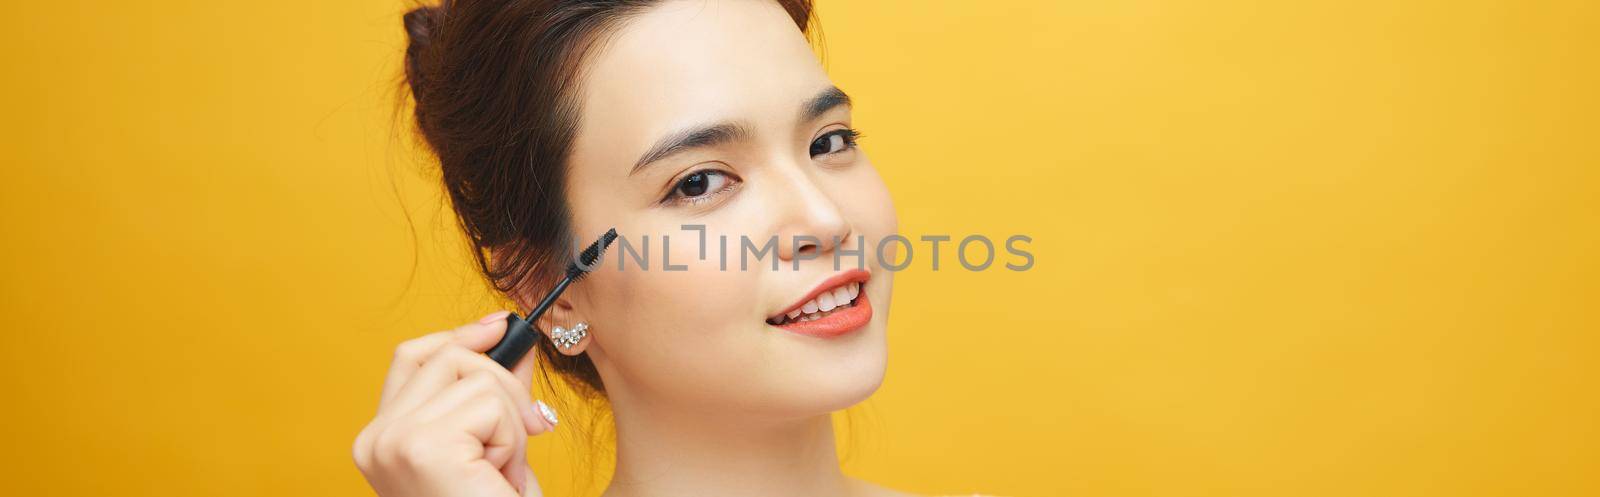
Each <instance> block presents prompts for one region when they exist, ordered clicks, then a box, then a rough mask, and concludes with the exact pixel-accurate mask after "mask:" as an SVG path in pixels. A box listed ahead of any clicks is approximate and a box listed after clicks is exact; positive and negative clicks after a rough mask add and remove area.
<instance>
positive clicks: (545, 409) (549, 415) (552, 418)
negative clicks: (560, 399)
mask: <svg viewBox="0 0 1600 497" xmlns="http://www.w3.org/2000/svg"><path fill="white" fill-rule="evenodd" d="M533 403H534V404H538V406H539V415H540V416H544V420H545V421H549V422H550V426H555V425H556V410H555V409H551V408H550V406H549V405H547V404H545V403H544V401H542V400H535V401H533Z"/></svg>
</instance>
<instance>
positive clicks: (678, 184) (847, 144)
mask: <svg viewBox="0 0 1600 497" xmlns="http://www.w3.org/2000/svg"><path fill="white" fill-rule="evenodd" d="M834 135H839V136H840V137H843V138H844V148H841V149H839V150H835V151H832V152H822V153H820V154H818V155H832V154H840V153H844V152H848V151H850V150H851V149H854V148H856V140H860V139H861V136H862V134H861V131H860V130H857V129H855V128H844V129H837V130H833V131H829V132H827V133H825V134H823V135H822V136H818V137H817V138H816V139H815V140H812V141H811V143H812V144H816V143H817V142H818V141H820V140H826V139H828V138H829V137H832V136H834ZM812 157H817V155H813V156H812ZM697 174H716V175H721V176H725V177H727V178H728V181H730V183H729V184H728V185H727V186H724V187H722V188H719V189H717V191H714V192H707V193H704V194H701V195H699V196H696V197H684V196H682V195H679V194H678V190H679V189H680V188H682V187H683V186H684V184H685V182H687V181H688V180H689V178H692V177H694V176H695V175H697ZM738 185H739V177H738V176H734V175H733V173H730V172H727V171H723V170H720V169H710V168H707V169H696V170H694V171H691V172H689V174H686V175H684V176H683V177H682V178H680V179H678V180H677V181H674V182H673V183H672V189H670V190H667V195H666V196H665V197H662V198H661V204H663V205H669V204H682V205H697V204H701V203H704V202H706V201H709V200H712V199H713V198H716V197H717V196H719V195H722V194H723V193H726V192H727V191H729V190H733V189H735V188H738Z"/></svg>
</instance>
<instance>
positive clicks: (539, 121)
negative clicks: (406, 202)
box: [404, 0, 813, 396]
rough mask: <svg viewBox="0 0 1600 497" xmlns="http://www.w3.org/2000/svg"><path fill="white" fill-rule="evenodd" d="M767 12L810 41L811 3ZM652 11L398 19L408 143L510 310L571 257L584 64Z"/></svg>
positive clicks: (578, 359)
mask: <svg viewBox="0 0 1600 497" xmlns="http://www.w3.org/2000/svg"><path fill="white" fill-rule="evenodd" d="M777 1H778V3H779V4H780V5H782V6H783V8H784V10H785V11H787V12H788V13H789V16H790V17H791V18H793V19H794V22H795V24H796V25H797V26H798V27H799V28H800V31H801V32H802V33H805V34H807V35H810V34H811V30H810V29H809V28H810V25H811V24H813V23H812V22H811V21H812V14H813V12H812V9H811V0H777ZM657 2H658V0H509V1H506V0H502V1H491V0H445V1H444V2H443V3H442V4H440V5H437V6H421V7H417V8H415V9H413V10H411V11H410V12H407V13H406V14H405V16H404V22H405V29H406V33H407V34H408V35H409V36H410V43H409V45H408V46H407V47H406V59H405V84H406V86H408V87H409V88H410V94H411V97H412V99H413V100H414V102H415V106H414V115H415V118H416V125H417V132H418V134H419V135H420V136H421V137H422V141H423V142H425V143H426V145H427V147H428V149H429V150H431V151H432V152H433V154H434V155H436V156H437V157H438V159H439V166H440V170H441V172H442V173H443V174H442V179H443V182H444V188H445V190H446V191H447V192H448V193H449V195H450V204H451V206H452V208H454V210H455V214H456V220H457V223H458V224H459V225H460V227H461V230H462V231H463V232H464V233H465V234H466V237H467V239H468V241H469V242H470V244H471V246H472V249H473V250H472V253H473V256H474V259H476V262H477V265H478V269H479V271H480V272H481V273H482V275H483V276H484V277H485V278H486V280H487V281H488V282H489V284H490V285H492V286H493V287H494V288H495V290H497V291H499V292H501V293H504V294H505V295H507V296H510V297H511V298H513V299H514V300H516V301H518V302H525V301H528V300H529V299H528V298H525V297H528V296H533V297H535V298H536V297H537V296H539V295H538V294H539V292H538V290H540V289H543V288H548V286H549V285H553V284H554V283H555V281H556V278H557V275H558V274H559V273H560V272H561V271H562V269H563V268H564V267H565V262H566V261H567V260H569V259H570V257H571V253H570V250H571V247H572V246H573V242H572V240H573V237H574V234H573V233H571V228H570V213H569V212H568V206H567V201H566V195H565V178H566V171H567V158H568V152H569V149H570V148H571V146H572V140H573V136H574V134H575V130H576V127H577V124H578V117H579V111H580V109H579V108H578V107H579V105H578V102H577V100H578V97H577V95H578V92H577V85H578V84H579V83H580V80H581V78H580V77H579V76H580V72H579V69H580V65H581V64H582V63H583V60H584V56H585V54H586V53H587V52H588V51H589V50H590V49H591V48H593V47H594V46H596V45H597V42H598V41H599V40H601V39H602V38H603V37H604V36H605V35H606V34H607V33H609V32H611V31H612V30H613V29H614V28H616V27H617V26H618V25H619V24H621V22H623V21H625V20H627V19H628V18H629V17H630V16H632V15H636V14H638V13H640V12H642V11H644V10H645V9H646V8H647V7H649V6H651V5H653V4H655V3H657ZM584 243H585V244H587V243H588V242H587V241H585V242H584ZM538 351H539V352H538V355H539V358H540V359H541V361H540V363H541V367H543V368H544V369H545V371H546V372H550V371H554V372H556V373H559V374H560V375H562V376H563V377H564V378H566V379H567V382H568V383H569V384H570V385H572V386H575V387H579V388H581V389H585V390H588V391H589V392H592V393H593V394H597V395H600V396H604V394H605V387H604V385H602V384H601V382H600V375H599V372H598V371H596V370H595V367H594V363H593V362H591V361H590V360H589V357H588V356H587V355H577V356H565V355H562V354H560V353H558V352H557V351H556V349H555V347H554V346H553V345H551V344H550V341H549V340H540V341H539V342H538Z"/></svg>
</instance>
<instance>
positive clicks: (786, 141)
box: [553, 0, 896, 419]
mask: <svg viewBox="0 0 1600 497" xmlns="http://www.w3.org/2000/svg"><path fill="white" fill-rule="evenodd" d="M842 95H843V94H842V93H839V92H838V90H837V89H835V87H834V85H833V83H832V82H831V81H830V80H829V79H828V76H827V74H825V73H824V71H823V69H822V67H821V66H820V64H819V63H818V62H817V59H816V57H815V56H814V54H813V53H812V51H811V49H810V46H809V45H808V44H807V42H806V40H805V38H804V36H803V35H802V34H801V33H800V31H799V29H798V28H797V27H796V26H795V24H794V22H793V21H792V20H791V18H790V17H789V16H788V14H787V13H785V12H784V10H783V9H782V8H781V7H780V6H778V5H777V4H776V3H774V2H763V1H741V0H726V1H719V0H709V1H699V0H674V1H667V2H663V3H662V4H660V5H657V6H654V7H651V8H650V9H649V10H647V11H646V12H644V13H643V14H642V15H639V16H637V17H635V18H632V19H630V20H628V21H626V22H625V23H624V24H623V25H621V26H620V27H619V28H618V29H617V30H616V31H615V32H614V33H612V34H611V36H610V37H608V38H607V39H606V41H604V42H603V43H602V44H601V45H599V46H597V48H596V49H595V50H594V51H591V52H590V53H589V55H588V57H587V59H586V60H585V72H584V75H583V77H582V90H581V104H582V117H581V123H580V125H579V130H578V134H577V136H576V138H575V141H574V144H573V150H572V156H571V163H570V172H569V174H568V179H567V181H568V183H567V191H568V195H569V198H570V202H571V207H572V211H573V212H572V214H573V222H574V229H575V231H576V233H577V234H578V236H579V238H591V239H592V237H594V236H597V235H598V234H600V233H602V232H604V231H605V230H606V229H607V228H610V227H613V226H615V227H616V228H617V231H618V232H619V233H620V234H621V236H622V237H623V238H625V239H627V242H628V243H629V244H630V245H632V247H633V249H634V250H635V251H639V249H640V248H641V245H643V244H645V243H646V242H645V238H647V237H648V238H649V241H648V244H649V249H648V263H649V267H648V268H647V269H641V268H640V267H639V265H638V264H637V263H636V261H635V260H634V258H633V254H632V253H630V254H627V255H625V256H623V255H622V250H620V245H621V241H619V242H618V244H617V245H613V246H612V247H611V249H610V251H608V252H607V254H606V258H605V259H604V261H605V262H604V265H603V267H601V268H600V269H597V270H596V271H595V272H594V273H593V274H591V275H590V276H589V277H588V278H587V279H585V280H584V283H583V284H582V285H578V286H575V287H574V289H573V291H571V292H569V293H568V294H567V295H568V298H567V300H566V302H565V303H564V305H563V306H562V307H560V308H558V309H559V310H558V312H557V313H555V314H554V315H553V317H554V318H555V319H556V320H557V321H556V324H562V325H566V326H570V325H571V324H573V323H574V322H576V321H580V320H581V321H585V322H587V323H589V325H590V335H589V336H590V340H588V341H586V343H584V344H583V345H582V346H581V351H583V352H586V353H588V354H590V355H591V357H592V358H593V359H594V361H595V364H596V366H597V367H598V368H599V370H600V372H601V376H602V378H603V379H604V381H605V383H606V388H607V390H608V391H609V394H610V397H611V400H612V402H613V403H614V405H615V407H616V408H617V409H618V411H619V412H620V411H622V410H625V409H631V408H630V407H628V405H629V404H650V405H652V406H672V407H673V408H676V409H680V410H683V411H684V412H691V413H702V414H707V415H710V414H711V413H717V414H718V415H732V416H741V417H742V418H741V419H782V418H793V417H800V416H811V415H816V414H818V413H825V412H828V411H832V410H836V409H840V408H844V407H847V406H849V405H851V404H854V403H856V402H859V401H861V400H862V399H865V398H866V397H867V396H868V395H870V394H871V393H872V391H873V390H875V389H876V388H877V386H878V384H879V383H880V382H881V381H882V379H883V373H884V366H885V360H886V343H885V335H884V332H885V327H886V322H887V320H888V309H889V293H890V285H891V275H890V272H889V271H886V270H883V269H882V268H881V267H880V265H879V264H878V257H877V255H876V243H877V241H878V240H881V239H883V238H884V237H886V236H888V235H890V234H893V233H894V232H895V229H896V220H895V214H894V208H893V205H892V204H891V203H890V199H889V195H888V191H887V189H886V188H885V187H884V185H883V182H882V180H881V179H880V178H879V177H878V173H877V171H876V170H875V169H874V168H873V167H872V164H871V163H870V162H868V160H867V156H866V154H865V153H863V152H862V151H861V150H858V149H856V148H855V147H854V145H853V142H854V140H853V137H852V136H851V135H849V132H850V125H851V118H850V106H849V104H848V101H847V100H848V99H847V98H842ZM674 143H676V144H678V145H680V146H679V147H675V148H673V147H668V148H670V150H666V153H654V154H652V151H656V152H660V151H663V149H662V145H668V144H674ZM684 225H703V226H704V227H705V228H704V230H705V233H704V242H705V243H704V244H702V238H701V233H700V232H699V231H695V230H685V229H684V228H683V226H684ZM796 236H799V237H802V238H801V239H800V242H799V243H798V244H796V243H795V237H796ZM722 237H726V239H727V242H726V246H725V247H724V246H720V245H721V242H720V240H721V239H722ZM805 237H813V238H805ZM862 238H864V240H865V243H864V244H863V243H862ZM835 239H841V240H842V242H841V243H838V244H836V243H835V241H834V240H835ZM667 240H670V241H667ZM746 240H748V243H749V244H751V247H752V248H753V249H754V250H755V251H759V250H760V249H761V248H762V247H763V246H765V244H766V243H767V242H768V241H769V240H775V241H776V248H775V250H774V251H772V252H768V253H766V254H765V255H762V256H761V258H760V259H759V260H757V259H756V256H755V255H754V254H753V253H752V252H751V251H747V250H744V248H743V243H745V241H746ZM664 243H665V244H666V245H668V246H670V249H668V250H670V261H667V262H670V263H671V264H672V269H668V268H667V267H666V266H665V265H664V264H663V259H662V257H663V252H664V250H663V244H664ZM796 245H798V246H799V249H798V250H797V249H796V248H797V247H796ZM890 246H895V244H890ZM841 250H843V251H846V252H849V253H848V254H845V255H843V256H841V257H840V259H839V262H838V266H835V254H836V252H839V251H841ZM702 251H704V252H703V253H704V254H705V257H704V258H703V259H702V258H701V257H700V254H701V253H702ZM723 254H726V261H727V262H726V269H723V268H722V265H723V262H722V260H723V257H724V256H723ZM885 255H886V256H892V255H890V254H885ZM619 256H622V257H623V259H624V262H625V265H624V267H623V268H622V269H620V270H619V269H618V258H619ZM741 256H742V257H743V258H744V259H745V260H746V261H747V262H746V264H747V267H746V268H744V269H741V267H740V265H741ZM813 256H814V257H815V258H814V259H807V257H813ZM774 257H776V258H777V259H778V266H779V268H778V269H777V270H773V269H772V264H771V262H772V259H773V258H774ZM796 264H798V269H797V266H796ZM680 265H681V266H682V267H681V268H680V267H679V266H680ZM859 265H864V267H865V270H866V272H867V273H869V274H870V279H867V280H866V281H865V282H864V283H863V284H862V285H861V287H860V290H859V292H858V293H861V294H865V295H866V296H867V299H866V300H865V301H863V300H861V299H860V298H859V297H857V300H856V301H855V302H856V304H852V306H851V307H852V309H853V310H852V309H844V308H841V310H838V311H836V312H837V313H844V311H845V310H851V312H852V313H853V314H851V315H852V316H853V317H854V318H855V319H857V320H860V318H862V317H864V316H865V315H866V314H867V312H863V310H862V309H860V308H870V319H865V320H864V324H860V325H859V326H856V325H854V324H850V323H846V324H844V325H840V324H839V323H840V322H841V321H850V320H842V319H841V318H834V319H832V320H831V321H827V320H822V321H826V322H827V323H829V326H822V327H820V328H818V327H812V328H810V329H809V330H808V329H807V327H806V326H796V325H786V324H780V325H773V324H770V323H769V322H768V319H769V318H771V317H773V316H776V315H786V314H787V312H786V311H788V310H789V309H790V308H792V307H794V306H795V305H798V304H802V303H803V302H805V301H806V300H809V299H807V297H808V296H810V295H813V294H814V293H815V290H817V289H819V286H820V287H826V288H825V289H832V291H831V292H830V294H831V295H833V296H835V297H839V298H836V299H833V300H835V302H834V304H835V305H838V304H839V302H838V300H840V299H842V298H846V297H849V296H850V291H849V290H850V289H849V288H845V289H844V290H839V289H838V288H835V287H832V286H830V285H827V284H825V281H828V280H829V279H830V278H835V277H838V276H840V275H846V276H845V279H849V276H850V275H848V274H846V273H850V270H852V269H855V268H857V267H858V266H859ZM855 276H860V273H859V272H857V273H855ZM835 281H838V278H835ZM845 286H848V284H846V285H845ZM837 292H843V293H837ZM818 300H820V299H818ZM819 322H821V321H819ZM803 324H804V323H802V325H803ZM830 326H831V328H830ZM841 327H848V328H849V331H846V332H843V333H840V334H836V335H828V334H829V333H830V332H838V331H839V328H841ZM806 331H812V332H818V331H820V332H821V335H819V334H815V333H813V334H807V333H805V332H806ZM822 335H828V336H822ZM579 351H580V348H574V349H572V350H571V351H569V352H579Z"/></svg>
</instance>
